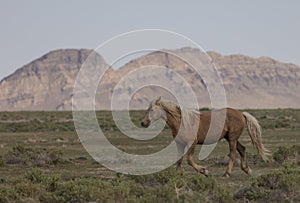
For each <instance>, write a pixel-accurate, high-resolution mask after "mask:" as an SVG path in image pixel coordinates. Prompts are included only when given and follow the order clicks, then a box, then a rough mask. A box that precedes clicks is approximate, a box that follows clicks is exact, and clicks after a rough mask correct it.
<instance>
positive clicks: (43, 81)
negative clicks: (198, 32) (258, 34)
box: [0, 48, 300, 111]
mask: <svg viewBox="0 0 300 203" xmlns="http://www.w3.org/2000/svg"><path fill="white" fill-rule="evenodd" d="M172 52H173V53H175V54H176V53H180V54H185V55H188V56H189V57H193V56H195V57H197V56H198V54H199V50H197V49H192V48H182V49H179V50H173V51H172ZM90 53H91V50H85V49H80V50H76V49H66V50H55V51H52V52H49V53H48V54H46V55H44V56H42V57H40V58H38V59H37V60H34V61H32V62H31V63H29V64H27V65H25V66H24V67H22V68H20V69H19V70H17V71H16V72H15V73H13V74H12V75H10V76H8V77H6V78H4V79H3V80H2V81H1V82H0V90H1V91H0V110H1V111H17V110H18V111H19V110H70V109H71V102H72V95H73V85H74V81H75V78H76V75H77V73H78V71H79V70H80V67H81V65H82V64H83V62H84V61H85V60H86V58H87V57H88V55H89V54H90ZM208 55H209V56H210V57H211V59H212V61H213V63H214V64H215V65H216V67H217V69H218V70H219V73H220V75H221V77H222V79H223V82H224V87H225V90H226V95H227V100H228V106H232V107H236V108H287V107H292V108H300V102H299V101H300V94H299V93H300V90H299V88H300V67H299V66H297V65H293V64H287V63H282V62H279V61H276V60H274V59H271V58H268V57H260V58H251V57H248V56H244V55H229V56H223V55H221V54H219V53H216V52H208ZM98 58H99V59H98V60H99V61H98V62H99V63H104V64H105V59H103V58H102V57H101V56H100V55H99V56H98ZM149 65H156V66H157V65H159V66H163V67H167V68H168V69H172V70H174V71H176V72H177V73H179V75H180V76H182V77H183V78H184V79H185V80H186V81H187V82H188V83H189V84H190V85H191V87H192V88H193V90H194V91H195V93H196V95H197V97H198V101H199V102H200V104H201V106H203V107H209V106H210V100H209V96H208V92H207V88H206V85H205V81H203V80H202V78H201V77H199V76H198V75H197V74H196V73H195V71H193V69H191V68H190V66H189V65H188V64H186V63H185V62H183V61H182V60H179V59H178V58H176V57H174V56H173V55H171V54H167V53H164V52H153V53H150V54H147V55H144V56H141V57H138V58H136V59H134V60H132V61H130V62H129V63H127V64H125V65H124V66H123V67H121V68H120V69H119V70H113V69H112V68H109V70H108V74H106V75H105V76H106V77H105V78H104V79H103V80H102V81H101V88H99V89H98V91H97V97H96V100H97V108H98V109H108V108H109V107H110V102H109V99H110V97H111V94H112V92H113V90H114V86H115V85H116V84H117V83H118V81H119V80H120V79H121V78H122V77H123V76H124V75H126V74H127V73H129V72H130V71H132V70H134V69H136V68H139V67H141V66H149ZM165 74H166V75H167V74H169V72H168V71H166V72H165ZM147 77H152V78H153V80H160V77H161V76H160V75H156V74H153V73H151V74H149V73H147V72H143V73H140V75H139V78H140V79H141V80H143V79H145V78H147ZM168 77H172V76H168ZM171 80H173V78H171ZM174 80H176V78H174ZM174 82H175V83H177V82H180V81H174ZM199 87H200V88H199ZM182 88H185V87H184V85H183V87H182ZM122 90H123V91H122ZM124 90H125V91H124ZM131 91H132V84H131V83H130V82H127V83H126V84H124V85H123V86H121V89H120V90H118V91H117V92H120V94H121V93H122V94H131ZM157 95H163V96H164V97H166V98H170V99H171V98H172V96H171V95H170V94H168V93H167V91H165V90H162V89H160V88H157V87H148V88H143V89H142V90H140V91H138V92H137V94H136V95H135V96H134V99H133V101H132V102H131V107H133V108H144V107H145V106H146V105H147V103H148V101H149V99H151V98H154V97H156V96H157ZM120 102H122V101H120Z"/></svg>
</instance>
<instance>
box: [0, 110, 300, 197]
mask: <svg viewBox="0 0 300 203" xmlns="http://www.w3.org/2000/svg"><path fill="white" fill-rule="evenodd" d="M247 111H249V112H250V113H252V114H253V115H254V116H255V117H256V118H257V119H258V120H259V122H260V123H261V125H262V127H263V142H264V144H265V146H266V147H267V148H268V149H270V150H271V152H272V154H273V157H274V159H275V161H274V162H271V163H264V162H262V161H261V159H260V158H259V157H258V156H257V153H256V150H255V148H254V147H253V146H252V144H251V141H250V138H249V136H248V134H247V133H246V132H244V133H243V135H242V136H241V138H240V140H241V142H242V144H243V145H245V146H246V148H247V149H246V150H247V155H248V163H249V165H250V167H251V168H252V170H253V176H252V177H249V176H247V175H246V174H244V173H243V171H242V170H241V169H240V167H239V165H238V164H236V165H235V167H234V170H233V174H232V176H231V177H230V178H229V179H225V178H223V177H222V174H223V173H224V172H225V170H226V167H227V166H226V164H225V162H226V158H227V154H228V152H229V149H228V144H227V142H226V141H220V142H219V143H218V145H217V147H216V148H215V150H214V151H213V153H212V154H211V155H210V156H209V157H208V158H207V159H206V160H204V161H199V160H198V154H199V151H200V148H201V146H197V147H196V152H195V155H194V160H196V162H197V163H198V164H200V165H202V166H204V167H207V169H208V170H209V173H210V176H209V177H204V176H202V175H201V174H197V173H196V172H195V171H194V170H193V169H192V168H191V167H190V166H189V165H187V163H186V161H184V163H183V170H181V171H175V169H174V168H175V166H171V167H170V168H168V169H166V170H164V171H162V172H159V173H156V174H150V175H145V176H130V175H122V174H117V173H115V172H113V171H110V170H108V169H106V168H105V167H103V166H101V165H100V164H98V163H97V162H95V161H94V160H93V159H92V158H91V157H90V156H89V154H88V153H87V152H86V151H85V150H84V148H83V146H82V144H81V143H80V141H79V139H78V137H77V134H76V132H75V131H74V124H73V122H72V113H71V112H1V113H0V138H1V142H0V202H89V201H97V202H105V201H109V202H110V201H113V202H114V201H119V202H128V201H129V202H136V201H138V202H153V201H160V202H195V201H196V202H197V201H198V202H243V201H244V200H246V199H248V200H251V201H254V202H266V201H268V200H269V199H270V198H271V200H272V202H276V201H280V202H281V201H294V202H297V201H300V199H299V196H300V194H299V191H300V190H299V187H300V182H299V177H300V172H299V165H300V160H299V153H300V152H299V148H300V147H299V143H300V110H291V109H277V110H247ZM130 115H131V118H132V121H133V122H134V123H135V124H136V125H137V126H139V123H140V119H141V118H142V116H143V112H140V111H133V112H130ZM97 119H98V121H99V125H100V126H101V128H102V129H103V130H104V134H105V135H106V136H107V138H108V139H109V141H110V142H111V143H112V144H114V145H115V146H116V147H118V148H119V149H121V150H123V151H125V152H128V153H134V154H149V153H153V152H156V151H159V150H160V149H162V148H164V147H165V146H167V145H168V144H169V143H170V142H171V140H172V137H171V132H170V129H169V128H165V129H164V130H163V132H162V133H161V134H160V135H159V136H158V137H156V138H154V139H152V140H145V141H138V140H133V139H129V138H128V137H126V136H125V135H123V134H122V133H121V132H119V131H118V130H117V128H116V126H115V124H114V122H113V120H112V116H111V113H110V112H107V111H106V112H97ZM145 149H147V150H145ZM53 153H54V154H55V155H56V156H57V157H56V158H57V159H54V161H49V160H51V157H52V158H53ZM12 155H13V156H12ZM12 158H13V160H18V161H15V162H11V161H9V159H12ZM54 158H55V156H54ZM41 163H42V164H41ZM274 180H276V181H277V182H278V184H277V185H275V186H276V187H275V186H274V185H272V184H275V183H274ZM272 181H273V182H272ZM275 194H276V195H275Z"/></svg>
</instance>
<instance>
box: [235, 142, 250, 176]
mask: <svg viewBox="0 0 300 203" xmlns="http://www.w3.org/2000/svg"><path fill="white" fill-rule="evenodd" d="M237 151H238V152H239V154H240V155H241V168H242V170H243V171H244V172H245V173H247V174H248V175H251V172H252V171H251V169H250V167H249V166H248V165H247V161H246V147H244V146H243V145H242V144H241V143H240V142H239V141H237Z"/></svg>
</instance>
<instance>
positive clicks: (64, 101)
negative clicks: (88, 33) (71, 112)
mask: <svg viewBox="0 0 300 203" xmlns="http://www.w3.org/2000/svg"><path fill="white" fill-rule="evenodd" d="M90 53H91V50H83V49H81V50H74V49H68V50H57V51H52V52H50V53H48V54H46V55H44V56H42V57H40V58H38V59H37V60H35V61H33V62H31V63H29V64H27V65H25V66H24V67H22V68H20V69H18V70H17V71H16V72H15V73H14V74H12V75H10V76H8V77H6V78H4V79H3V80H2V81H1V83H0V90H1V91H0V106H1V107H0V110H1V111H17V110H60V109H65V108H66V107H65V106H66V105H68V107H67V109H69V108H70V102H71V98H72V93H73V85H74V81H75V78H76V75H77V73H78V71H79V70H80V67H81V65H82V63H83V62H84V61H85V60H86V58H87V57H88V55H89V54H90ZM99 57H100V56H99ZM103 63H104V60H103Z"/></svg>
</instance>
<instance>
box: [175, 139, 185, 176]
mask: <svg viewBox="0 0 300 203" xmlns="http://www.w3.org/2000/svg"><path fill="white" fill-rule="evenodd" d="M185 146H186V145H185V144H182V143H180V142H176V147H177V166H176V170H179V169H181V163H182V159H183V155H184V149H185Z"/></svg>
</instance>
